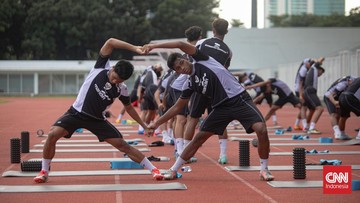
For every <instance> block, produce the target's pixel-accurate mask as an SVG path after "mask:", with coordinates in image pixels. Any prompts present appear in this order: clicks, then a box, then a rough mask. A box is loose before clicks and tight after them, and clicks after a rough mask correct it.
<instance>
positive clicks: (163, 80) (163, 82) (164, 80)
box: [158, 69, 175, 100]
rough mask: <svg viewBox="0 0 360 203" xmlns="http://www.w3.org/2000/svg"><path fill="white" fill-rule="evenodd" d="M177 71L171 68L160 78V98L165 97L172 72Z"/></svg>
mask: <svg viewBox="0 0 360 203" xmlns="http://www.w3.org/2000/svg"><path fill="white" fill-rule="evenodd" d="M174 72H175V71H173V70H171V69H169V70H168V71H167V72H166V74H164V76H163V77H162V78H161V79H160V81H159V86H158V89H159V91H160V99H161V100H162V99H163V98H164V92H165V89H166V87H167V86H168V81H169V78H170V76H171V75H172V74H174Z"/></svg>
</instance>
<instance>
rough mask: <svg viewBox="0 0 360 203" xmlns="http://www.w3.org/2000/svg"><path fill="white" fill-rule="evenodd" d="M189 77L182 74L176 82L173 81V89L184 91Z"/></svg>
mask: <svg viewBox="0 0 360 203" xmlns="http://www.w3.org/2000/svg"><path fill="white" fill-rule="evenodd" d="M188 77H189V75H187V74H180V75H179V76H178V77H177V78H176V79H175V80H173V81H172V83H171V84H170V86H171V88H172V89H175V90H179V91H181V90H182V87H183V86H184V84H185V83H186V80H187V79H188Z"/></svg>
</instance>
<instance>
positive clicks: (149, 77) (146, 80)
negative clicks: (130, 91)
mask: <svg viewBox="0 0 360 203" xmlns="http://www.w3.org/2000/svg"><path fill="white" fill-rule="evenodd" d="M145 71H146V73H145V76H144V77H143V79H142V80H141V79H140V84H141V87H142V88H143V89H145V88H146V87H147V86H150V85H152V84H154V85H157V84H158V80H157V75H156V73H155V71H154V70H153V69H152V66H151V68H147V69H146V70H145Z"/></svg>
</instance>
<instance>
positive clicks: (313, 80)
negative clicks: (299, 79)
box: [304, 62, 320, 90]
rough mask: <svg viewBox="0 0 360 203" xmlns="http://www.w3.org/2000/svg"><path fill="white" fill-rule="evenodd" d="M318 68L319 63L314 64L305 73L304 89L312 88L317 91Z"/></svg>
mask: <svg viewBox="0 0 360 203" xmlns="http://www.w3.org/2000/svg"><path fill="white" fill-rule="evenodd" d="M318 66H320V63H318V62H316V63H314V64H313V65H312V66H311V68H310V69H309V71H308V72H307V73H306V77H305V82H304V89H306V88H308V87H312V88H314V89H316V90H317V87H318V69H317V68H316V67H318Z"/></svg>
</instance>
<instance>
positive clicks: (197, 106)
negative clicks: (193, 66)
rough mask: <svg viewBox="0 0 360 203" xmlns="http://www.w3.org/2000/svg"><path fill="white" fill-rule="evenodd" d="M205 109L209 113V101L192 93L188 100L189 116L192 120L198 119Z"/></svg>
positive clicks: (198, 94)
mask: <svg viewBox="0 0 360 203" xmlns="http://www.w3.org/2000/svg"><path fill="white" fill-rule="evenodd" d="M205 109H208V112H210V111H211V110H212V109H211V100H210V99H209V98H207V97H205V96H204V95H202V94H200V93H196V92H194V93H193V94H192V95H191V98H190V113H189V114H190V116H191V117H193V118H200V117H201V116H202V115H203V114H204V113H205Z"/></svg>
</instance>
